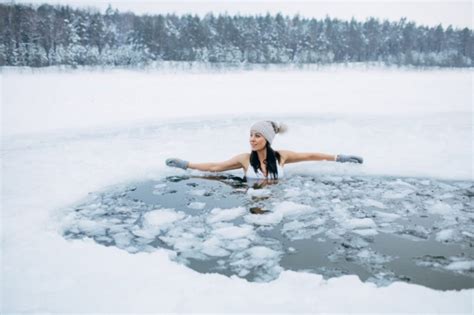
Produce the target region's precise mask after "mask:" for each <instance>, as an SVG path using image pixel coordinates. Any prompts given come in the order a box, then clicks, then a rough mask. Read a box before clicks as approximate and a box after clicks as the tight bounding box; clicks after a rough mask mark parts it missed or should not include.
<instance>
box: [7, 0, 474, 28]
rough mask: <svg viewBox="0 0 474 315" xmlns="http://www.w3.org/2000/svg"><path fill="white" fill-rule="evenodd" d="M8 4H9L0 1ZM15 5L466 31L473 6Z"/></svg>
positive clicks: (134, 0)
mask: <svg viewBox="0 0 474 315" xmlns="http://www.w3.org/2000/svg"><path fill="white" fill-rule="evenodd" d="M0 2H3V3H8V2H11V1H10V0H0ZM15 2H17V3H18V2H27V3H35V4H38V3H45V2H47V3H60V4H70V5H73V6H75V7H77V6H80V7H84V6H86V7H96V8H98V9H100V10H101V11H103V10H105V8H106V7H107V6H108V4H109V3H110V4H111V5H112V7H113V8H117V9H119V11H133V12H135V13H138V14H143V13H149V14H153V13H177V14H182V13H195V14H198V15H201V16H202V15H204V14H206V13H208V12H214V13H225V12H227V13H229V14H237V13H240V14H245V15H246V14H264V13H266V12H270V13H272V14H276V13H278V12H282V13H283V14H285V15H286V14H288V15H294V14H300V15H302V16H305V17H316V18H324V17H325V16H326V15H328V16H330V17H335V18H341V19H351V18H352V17H355V18H356V19H358V20H362V21H363V20H365V19H366V18H367V17H369V16H374V17H378V18H379V19H388V20H391V21H394V20H395V21H396V20H399V19H400V18H401V17H406V18H407V19H408V20H410V21H415V22H416V23H417V24H418V25H429V26H433V25H438V24H440V23H441V24H442V25H443V26H445V27H446V26H448V25H453V26H454V27H460V28H463V27H469V28H471V29H472V25H473V24H472V18H473V11H472V10H473V6H472V2H471V1H469V0H468V1H456V0H454V1H448V0H444V1H427V0H418V1H407V0H398V1H389V0H377V1H374V0H370V1H356V0H345V1H341V0H332V1H317V0H315V1H249V0H246V1H232V0H224V1H198V0H187V1H169V0H168V1H162V0H153V1H152V0H145V1H143V0H142V1H140V0H121V1H110V0H95V1H90V0H89V1H77V0H62V1H58V0H15Z"/></svg>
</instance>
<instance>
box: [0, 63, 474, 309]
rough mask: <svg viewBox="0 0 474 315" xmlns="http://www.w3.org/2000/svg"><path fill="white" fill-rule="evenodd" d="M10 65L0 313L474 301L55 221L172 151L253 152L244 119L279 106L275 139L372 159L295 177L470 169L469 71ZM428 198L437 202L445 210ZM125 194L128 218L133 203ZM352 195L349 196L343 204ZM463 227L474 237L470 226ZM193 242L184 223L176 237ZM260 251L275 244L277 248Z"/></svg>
mask: <svg viewBox="0 0 474 315" xmlns="http://www.w3.org/2000/svg"><path fill="white" fill-rule="evenodd" d="M1 81H2V154H1V156H0V158H1V161H2V251H1V255H2V268H3V269H2V312H4V313H19V312H29V313H33V312H41V313H44V312H53V313H54V312H56V313H65V312H77V313H84V312H149V311H152V312H156V311H160V312H191V311H193V312H229V311H233V312H248V311H251V312H275V311H278V312H312V313H314V312H382V311H383V312H387V311H390V312H427V313H434V312H450V313H455V312H460V313H470V312H472V294H473V293H472V290H463V291H461V292H454V291H451V292H441V291H434V290H431V289H427V288H424V287H421V286H416V285H410V284H404V283H395V284H393V285H390V286H388V287H386V288H383V289H379V288H377V287H376V286H375V285H373V284H370V283H366V284H364V283H361V281H360V280H358V279H357V278H356V277H354V276H352V277H351V276H347V277H341V278H334V279H331V280H329V281H325V280H323V279H322V277H321V276H318V275H314V274H309V273H304V272H292V271H284V272H282V273H281V274H280V276H279V278H278V279H276V280H274V281H272V282H269V283H259V284H252V283H248V282H247V281H245V280H241V279H238V278H228V277H226V276H222V275H217V274H210V275H204V274H199V273H197V272H194V271H192V270H190V269H189V268H187V267H185V266H183V265H180V264H177V263H176V262H175V261H173V260H172V259H170V258H169V255H172V254H171V253H170V252H169V251H168V250H164V249H163V250H158V251H153V252H149V253H147V252H140V253H136V254H130V252H132V251H133V249H132V248H130V247H129V244H128V243H127V240H129V239H130V235H127V234H121V232H117V233H115V235H114V238H113V240H114V241H116V242H119V243H120V244H121V245H120V246H122V247H124V248H125V249H128V250H129V251H127V250H123V249H119V248H116V247H105V246H102V245H99V244H97V243H96V242H94V241H92V240H90V239H84V240H75V241H69V240H65V239H64V238H63V236H62V235H61V234H62V228H63V225H59V222H62V223H61V224H63V223H64V222H63V221H62V219H63V218H64V213H63V210H64V209H66V208H67V207H69V206H70V205H71V204H74V203H75V202H77V201H78V200H82V199H83V198H84V197H85V196H87V195H88V193H90V192H96V191H99V190H102V189H104V188H105V187H107V186H109V185H115V184H117V183H125V182H129V181H132V180H137V179H140V180H142V179H153V178H154V179H159V178H163V177H164V176H167V175H172V174H177V173H180V172H181V171H179V170H175V169H168V168H166V167H165V166H164V163H163V161H164V160H165V158H167V157H171V156H178V157H182V158H185V159H192V160H195V161H208V160H224V159H227V158H229V157H231V156H233V155H234V154H237V153H240V152H247V151H248V144H247V134H248V127H249V126H250V124H251V123H252V122H253V121H255V120H256V119H262V118H264V119H268V118H276V119H283V120H285V121H286V122H287V124H288V125H289V126H290V131H289V132H288V134H287V135H285V136H281V137H277V139H275V144H274V146H275V148H277V149H280V148H285V149H291V150H297V151H299V150H305V151H320V152H329V153H331V152H332V153H340V152H341V153H350V154H352V153H354V154H360V155H362V156H364V158H365V161H366V164H365V165H364V166H362V167H353V166H349V165H336V164H332V163H303V164H299V165H294V166H292V165H289V166H288V167H287V172H286V173H287V175H288V176H290V177H291V176H292V175H294V174H312V175H320V174H354V175H355V174H372V175H397V176H425V177H442V178H451V179H469V180H471V179H472V150H471V149H472V121H471V116H472V115H471V112H472V108H471V106H472V104H471V94H472V72H471V71H452V70H430V71H416V70H394V69H390V70H386V69H375V70H368V71H361V70H358V69H356V70H352V69H348V70H337V71H332V70H331V69H326V70H322V71H314V72H312V71H307V72H297V71H293V72H289V73H288V72H278V71H277V72H271V73H266V72H240V73H214V74H209V73H206V74H189V75H187V74H178V75H176V74H171V73H168V74H166V75H161V74H159V73H154V72H145V73H142V72H139V71H125V70H120V71H115V70H114V71H105V72H101V71H93V72H88V71H82V70H80V71H75V72H70V71H62V72H60V73H57V72H54V71H53V72H49V71H48V72H31V73H30V71H26V72H23V73H19V72H15V71H3V70H2V73H1ZM216 87H219V88H216ZM25 91H27V92H25ZM236 91H239V92H236ZM222 104H225V106H222ZM288 104H291V107H289V105H288ZM242 113H245V115H242ZM349 113H350V114H349ZM183 114H185V115H188V116H187V118H186V119H183V118H182V115H183ZM212 115H220V116H218V117H216V116H214V117H213V116H212ZM239 115H240V116H239ZM269 116H271V117H269ZM177 117H181V118H177ZM171 118H173V121H171V120H167V121H165V119H171ZM303 135H314V136H311V137H307V136H303ZM216 148H218V149H216ZM427 181H428V182H429V179H427ZM317 188H318V187H317V186H316V187H311V189H310V188H307V189H308V190H311V191H313V194H314V195H319V196H320V197H321V198H322V199H324V200H331V194H329V195H326V196H325V195H323V194H322V193H321V192H319V191H318V189H317ZM160 189H166V188H163V187H157V191H159V190H160ZM407 189H409V188H407ZM380 193H383V192H380ZM425 193H427V194H429V191H426V192H425ZM290 195H291V194H290ZM471 196H472V192H471ZM433 198H434V196H433ZM341 201H343V200H341ZM380 202H382V203H383V202H384V201H383V200H380ZM440 202H445V201H440ZM433 206H434V208H432V211H434V212H438V213H440V212H443V211H446V208H443V207H440V206H436V204H433ZM374 207H375V208H377V209H379V210H380V208H379V207H377V206H375V205H374ZM433 209H434V210H433ZM122 210H123V211H124V213H123V215H124V216H123V218H124V219H125V220H126V219H134V218H130V217H128V214H127V212H126V209H122ZM346 211H347V209H344V208H341V209H340V215H341V217H344V213H347V212H346ZM413 211H417V210H416V209H413ZM453 211H461V210H459V209H455V208H453ZM59 218H61V220H60V219H59ZM137 219H138V218H137ZM183 219H184V218H183ZM187 219H189V218H187ZM104 220H106V219H104ZM374 220H376V219H374ZM71 222H75V221H74V218H72V220H71ZM104 222H105V223H107V224H109V223H113V222H107V221H104ZM246 222H247V220H246ZM272 222H277V220H274V221H272ZM81 224H83V225H82V226H81V228H84V229H86V230H89V231H92V232H93V233H97V234H101V233H102V231H103V225H102V223H101V222H95V223H92V222H88V223H86V222H82V223H81ZM117 224H118V225H119V223H118V222H117ZM247 224H248V223H247ZM271 224H273V223H271ZM440 228H443V227H440ZM135 232H137V231H135ZM184 232H186V231H184ZM191 232H192V233H198V231H191ZM191 232H190V233H191ZM464 232H465V233H464ZM175 233H183V231H180V230H179V229H177V230H176V231H175ZM192 233H191V234H192ZM181 235H183V234H181ZM184 235H185V234H184ZM461 235H463V237H472V236H469V235H472V233H471V232H470V231H469V230H466V231H462V233H461ZM333 236H334V237H337V236H338V234H337V231H335V233H334V235H333ZM102 237H104V236H102ZM143 237H144V239H147V238H148V237H152V236H150V235H149V234H147V233H145V234H144V235H143ZM110 241H112V239H111V240H110ZM199 245H200V244H197V243H196V242H194V241H193V239H192V238H184V237H183V240H182V242H181V243H180V244H177V246H179V247H181V248H190V247H193V246H199ZM207 245H209V246H206V248H208V250H209V251H210V250H211V249H212V248H213V249H215V252H214V253H217V254H224V251H220V252H218V251H219V249H218V248H219V244H213V243H212V241H210V242H209V243H208V244H207ZM224 245H225V246H229V244H224ZM238 245H239V246H240V247H241V248H246V245H248V244H245V242H242V243H238ZM212 246H214V247H212ZM262 246H263V247H266V246H264V245H262ZM220 248H222V249H223V250H227V249H225V247H220ZM254 252H255V253H260V254H262V256H261V257H273V256H272V254H273V253H272V252H270V251H268V250H264V249H260V250H255V251H254ZM242 253H244V251H243V252H242ZM370 254H371V253H367V257H370ZM242 255H243V254H242ZM245 257H246V256H243V257H242V259H244V258H245ZM374 259H375V258H374ZM260 262H261V261H255V262H254V264H256V265H258V263H260ZM455 262H456V261H454V260H453V261H450V262H446V264H443V266H444V265H446V266H449V264H450V263H455ZM463 266H466V264H464V263H462V264H461V263H459V264H457V265H456V264H455V265H454V267H458V268H459V267H463ZM265 268H268V269H269V270H271V269H272V268H275V266H274V265H268V266H265ZM340 296H344V303H341V301H340V298H339V297H340ZM400 301H403V303H400Z"/></svg>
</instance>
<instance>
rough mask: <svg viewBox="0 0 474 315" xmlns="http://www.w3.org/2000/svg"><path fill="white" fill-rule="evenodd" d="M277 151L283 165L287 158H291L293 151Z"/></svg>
mask: <svg viewBox="0 0 474 315" xmlns="http://www.w3.org/2000/svg"><path fill="white" fill-rule="evenodd" d="M278 153H280V164H281V165H284V164H285V163H286V162H287V161H288V159H289V158H291V157H292V156H293V155H294V154H295V152H293V151H289V150H278Z"/></svg>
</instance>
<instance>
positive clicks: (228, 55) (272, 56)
mask: <svg viewBox="0 0 474 315" xmlns="http://www.w3.org/2000/svg"><path fill="white" fill-rule="evenodd" d="M160 61H186V62H204V63H216V64H217V63H222V64H330V63H353V62H359V63H360V62H377V63H383V64H387V65H399V66H404V65H410V66H417V67H432V66H436V67H472V66H473V65H474V35H473V32H472V30H471V29H469V28H463V29H458V28H453V27H452V26H447V27H443V25H438V26H435V27H429V26H423V25H417V24H416V23H415V22H412V21H408V20H407V19H406V18H401V19H400V20H399V21H395V22H394V21H387V20H383V21H380V20H379V19H377V18H369V19H367V20H365V21H357V20H355V19H352V20H350V21H347V20H340V19H335V18H331V17H329V16H327V17H326V18H324V19H314V18H305V17H301V16H299V15H296V16H285V15H282V14H276V15H270V14H266V15H253V16H250V15H249V16H244V15H228V14H219V15H215V14H213V13H208V14H207V15H205V16H203V17H199V16H197V15H191V14H187V15H175V14H155V15H136V14H134V13H131V12H119V11H118V10H116V9H114V8H112V7H111V6H109V7H108V8H107V10H105V12H103V13H102V12H100V11H99V10H96V9H93V8H87V9H78V8H72V7H70V6H66V5H47V4H43V5H25V4H15V3H11V4H6V3H3V4H0V66H29V67H45V66H54V65H68V66H73V67H77V66H87V65H103V66H141V65H147V64H150V63H152V62H160Z"/></svg>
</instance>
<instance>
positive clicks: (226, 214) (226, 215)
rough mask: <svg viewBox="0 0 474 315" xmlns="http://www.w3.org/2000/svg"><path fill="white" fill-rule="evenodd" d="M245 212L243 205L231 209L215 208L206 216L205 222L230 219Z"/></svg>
mask: <svg viewBox="0 0 474 315" xmlns="http://www.w3.org/2000/svg"><path fill="white" fill-rule="evenodd" d="M246 212H247V210H246V209H245V208H244V207H238V208H232V209H220V208H215V209H212V210H211V213H210V214H209V216H208V218H207V222H208V223H210V224H212V223H216V222H220V221H232V220H235V219H236V218H238V217H240V216H242V215H244V214H245V213H246Z"/></svg>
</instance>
